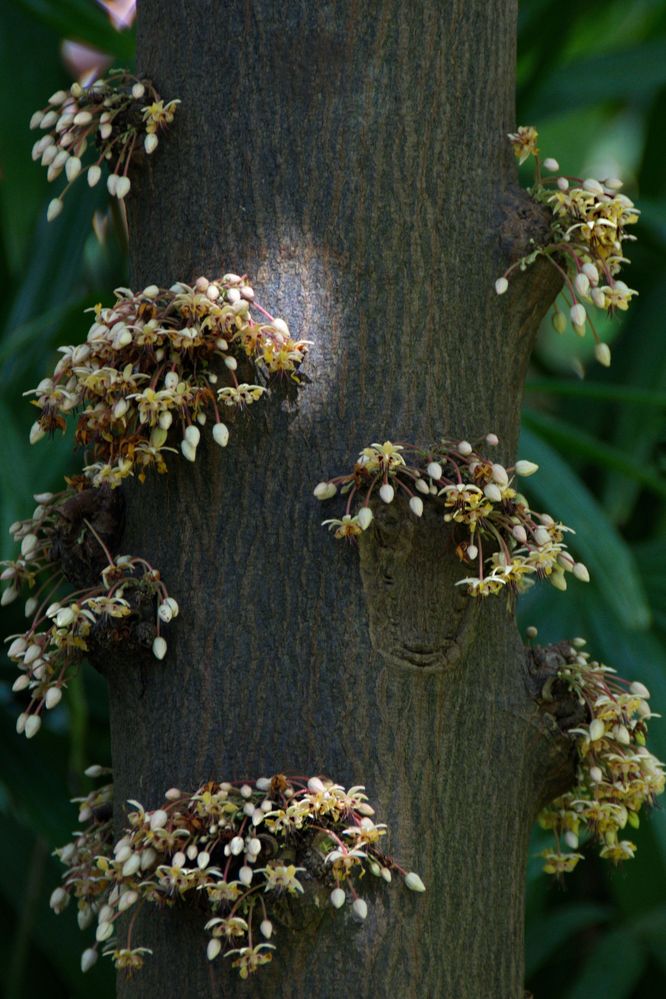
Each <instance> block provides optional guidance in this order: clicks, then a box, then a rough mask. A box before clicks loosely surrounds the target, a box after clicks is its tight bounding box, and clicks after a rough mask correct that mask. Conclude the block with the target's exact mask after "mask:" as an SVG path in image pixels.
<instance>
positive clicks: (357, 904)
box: [352, 898, 368, 922]
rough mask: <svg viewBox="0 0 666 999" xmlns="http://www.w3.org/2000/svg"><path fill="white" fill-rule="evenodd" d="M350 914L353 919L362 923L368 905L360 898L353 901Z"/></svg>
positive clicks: (366, 913)
mask: <svg viewBox="0 0 666 999" xmlns="http://www.w3.org/2000/svg"><path fill="white" fill-rule="evenodd" d="M352 912H353V914H354V917H355V918H356V919H358V920H359V921H360V922H362V921H363V920H364V919H365V918H366V917H367V915H368V905H367V903H366V902H365V900H364V899H362V898H357V899H354V902H353V904H352Z"/></svg>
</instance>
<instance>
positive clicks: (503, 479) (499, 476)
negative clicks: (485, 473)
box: [492, 464, 509, 486]
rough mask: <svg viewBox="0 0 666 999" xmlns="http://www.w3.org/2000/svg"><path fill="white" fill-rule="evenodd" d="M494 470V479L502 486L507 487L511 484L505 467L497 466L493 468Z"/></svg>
mask: <svg viewBox="0 0 666 999" xmlns="http://www.w3.org/2000/svg"><path fill="white" fill-rule="evenodd" d="M492 469H493V479H494V480H495V482H497V483H498V484H499V485H500V486H506V485H508V484H509V476H508V475H507V471H506V468H505V467H504V465H498V464H495V465H493V466H492Z"/></svg>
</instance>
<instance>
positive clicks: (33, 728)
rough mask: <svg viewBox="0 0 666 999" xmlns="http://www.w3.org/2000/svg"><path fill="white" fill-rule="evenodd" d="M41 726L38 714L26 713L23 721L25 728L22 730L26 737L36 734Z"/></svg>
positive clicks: (29, 737) (30, 737)
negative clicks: (26, 715)
mask: <svg viewBox="0 0 666 999" xmlns="http://www.w3.org/2000/svg"><path fill="white" fill-rule="evenodd" d="M41 727H42V719H41V718H40V717H39V715H28V717H27V718H26V722H25V728H24V730H23V731H24V733H25V737H26V739H32V738H33V736H35V735H37V733H38V732H39V730H40V728H41Z"/></svg>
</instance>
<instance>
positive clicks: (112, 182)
mask: <svg viewBox="0 0 666 999" xmlns="http://www.w3.org/2000/svg"><path fill="white" fill-rule="evenodd" d="M119 180H120V177H119V176H118V175H117V174H115V173H110V174H109V176H108V177H107V178H106V189H107V191H108V192H109V194H110V195H111V197H115V195H116V188H117V185H118V181H119Z"/></svg>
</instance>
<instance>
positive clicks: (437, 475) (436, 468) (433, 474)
mask: <svg viewBox="0 0 666 999" xmlns="http://www.w3.org/2000/svg"><path fill="white" fill-rule="evenodd" d="M426 472H427V473H428V475H429V476H430V478H431V479H433V480H434V481H435V482H439V480H440V479H441V477H442V475H443V474H444V473H443V471H442V466H441V465H440V463H439V462H438V461H431V462H430V464H429V465H428V467H427V468H426Z"/></svg>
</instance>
